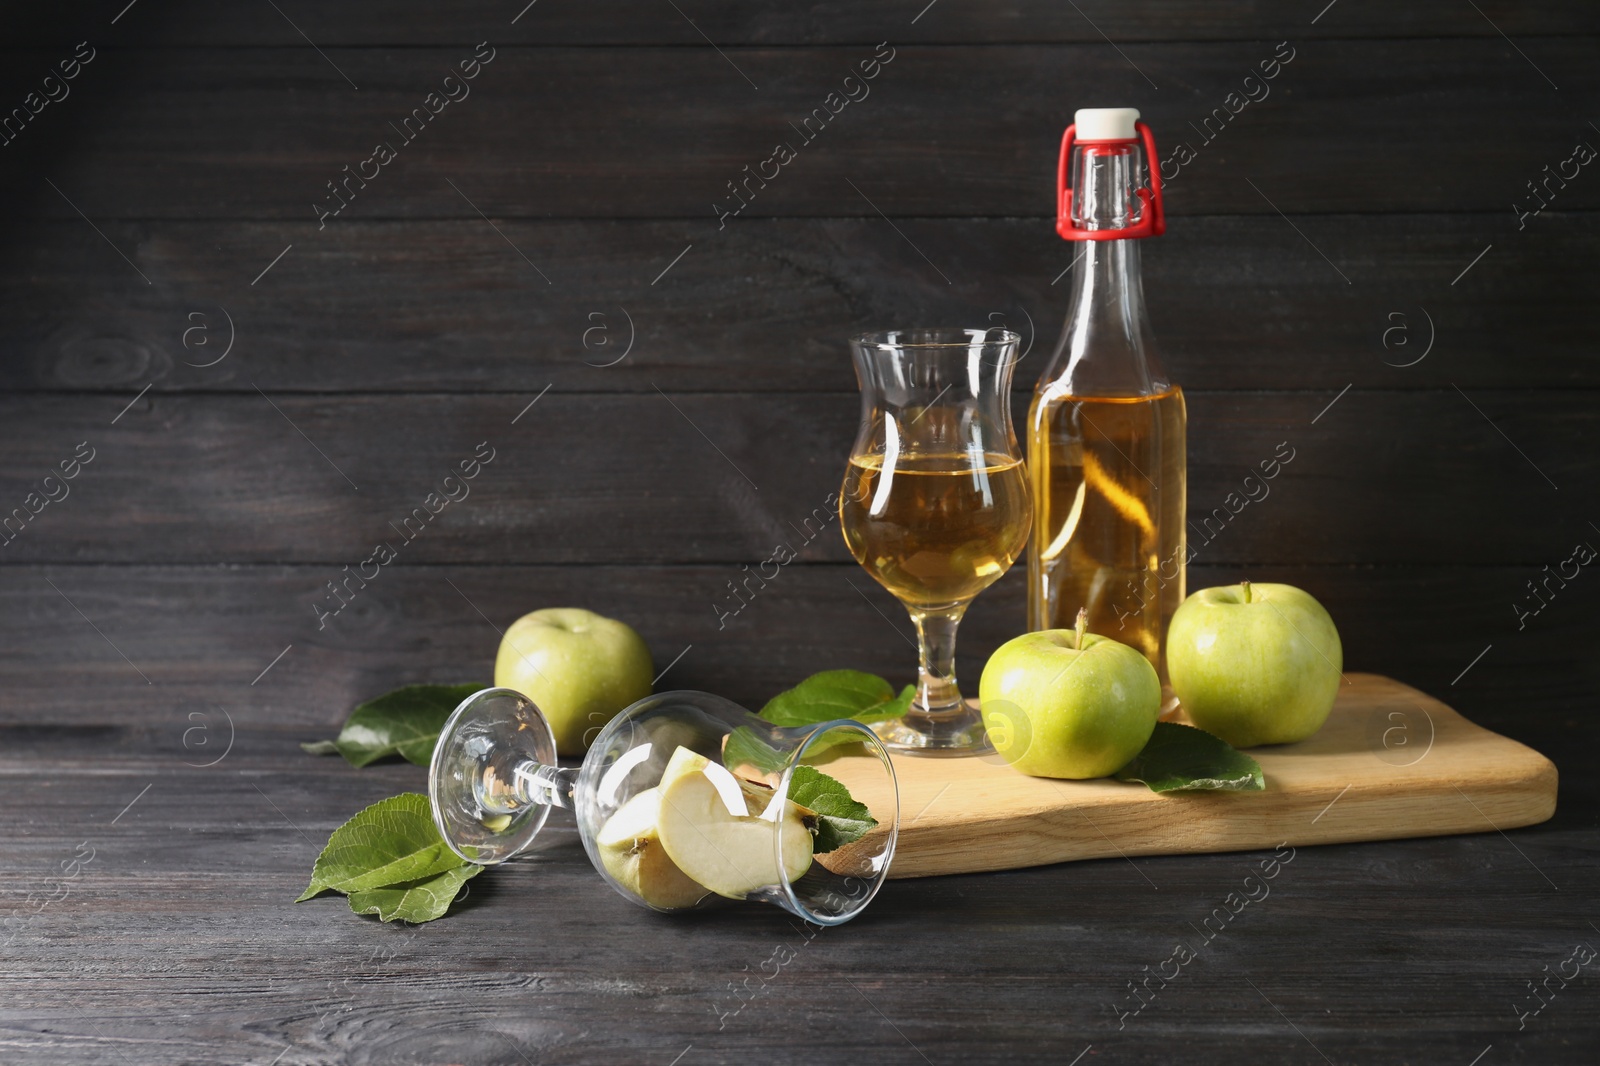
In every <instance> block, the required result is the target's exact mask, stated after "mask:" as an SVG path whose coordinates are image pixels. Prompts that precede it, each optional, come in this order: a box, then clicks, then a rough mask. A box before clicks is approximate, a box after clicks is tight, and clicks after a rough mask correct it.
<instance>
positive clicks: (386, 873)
mask: <svg viewBox="0 0 1600 1066" xmlns="http://www.w3.org/2000/svg"><path fill="white" fill-rule="evenodd" d="M463 864H464V860H463V859H462V858H461V856H459V855H457V854H456V853H455V852H453V851H451V850H450V847H449V845H447V844H446V843H445V842H444V838H443V837H441V836H440V835H439V830H438V829H437V828H436V827H435V826H434V824H433V812H432V809H431V808H430V806H429V804H428V797H427V796H424V795H422V794H421V793H420V792H402V793H401V794H400V795H398V796H391V797H389V798H388V799H386V800H380V801H379V802H377V803H374V804H373V805H372V806H370V807H368V808H366V809H365V810H363V811H361V812H360V813H358V814H357V815H356V816H355V817H353V818H351V819H350V820H349V821H348V822H346V823H344V824H343V825H341V826H340V827H339V828H338V829H335V830H334V831H333V835H332V836H331V837H329V838H328V844H327V846H326V847H325V848H323V849H322V854H321V855H318V856H317V862H316V865H315V866H313V867H312V870H311V883H310V884H309V885H307V886H306V890H305V891H304V892H302V893H300V897H299V899H296V900H295V902H296V903H299V902H301V900H307V899H310V898H311V897H312V896H316V895H319V894H320V893H322V892H326V891H328V890H329V889H332V890H333V891H335V892H344V893H346V894H354V893H358V892H364V891H368V890H371V889H377V888H386V887H389V886H393V885H403V884H409V883H416V882H421V881H427V880H429V879H431V878H434V877H437V876H438V875H440V874H442V873H444V872H446V871H448V870H453V869H455V868H456V867H458V866H461V865H463ZM458 887H459V886H458Z"/></svg>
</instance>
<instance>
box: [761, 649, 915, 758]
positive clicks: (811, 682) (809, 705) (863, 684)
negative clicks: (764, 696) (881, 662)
mask: <svg viewBox="0 0 1600 1066" xmlns="http://www.w3.org/2000/svg"><path fill="white" fill-rule="evenodd" d="M916 695H917V688H916V686H915V685H907V686H906V687H905V688H903V689H901V690H900V695H898V696H896V695H895V694H894V689H893V688H891V687H890V685H889V682H887V681H885V680H884V679H883V678H881V677H878V676H877V675H875V674H867V673H863V672H861V671H860V670H824V671H823V672H822V673H820V674H812V675H811V676H810V677H808V678H806V679H805V680H804V681H802V682H800V683H799V684H798V685H796V686H795V687H794V688H791V689H789V690H787V691H785V692H780V693H778V694H777V695H776V696H774V697H772V699H770V700H768V701H767V705H766V706H765V707H763V708H761V717H762V718H765V719H766V720H767V721H769V722H771V723H772V724H773V725H779V726H789V727H793V726H808V725H816V724H818V723H819V722H831V721H834V720H835V719H838V718H853V719H855V720H856V721H858V722H860V723H862V724H863V725H871V724H872V723H873V722H886V721H888V720H889V719H891V718H899V717H900V716H901V715H902V714H905V713H906V708H908V707H910V706H911V701H912V700H913V699H914V698H915V697H916ZM859 739H860V734H859V733H855V732H853V731H850V730H844V729H838V730H833V731H831V732H829V733H826V734H824V735H823V736H820V737H817V738H816V739H815V740H813V741H812V742H811V746H810V747H809V748H807V749H806V758H808V759H810V758H813V757H815V756H817V755H820V754H821V753H823V752H825V751H827V750H828V749H829V748H834V747H838V746H839V745H840V744H854V743H856V742H857V741H858V740H859Z"/></svg>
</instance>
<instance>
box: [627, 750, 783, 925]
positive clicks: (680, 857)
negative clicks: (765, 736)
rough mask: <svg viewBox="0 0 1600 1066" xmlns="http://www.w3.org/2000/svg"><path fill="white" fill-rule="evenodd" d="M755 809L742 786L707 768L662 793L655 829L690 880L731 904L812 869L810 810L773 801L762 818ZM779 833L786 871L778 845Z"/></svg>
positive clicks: (729, 776) (710, 764)
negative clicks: (807, 819) (753, 812)
mask: <svg viewBox="0 0 1600 1066" xmlns="http://www.w3.org/2000/svg"><path fill="white" fill-rule="evenodd" d="M674 757H676V756H674ZM669 768H670V765H669ZM663 779H664V778H663ZM749 810H750V809H749V806H748V804H747V803H746V801H745V797H744V790H743V789H742V788H741V787H740V784H739V781H738V779H737V778H735V777H734V776H733V775H732V774H731V773H729V772H728V771H727V769H725V768H724V767H722V766H720V765H719V764H717V763H713V762H709V761H707V763H706V764H705V765H704V766H702V767H700V768H699V770H698V771H693V770H691V771H686V772H683V773H680V774H679V775H677V776H676V777H674V778H673V779H672V781H671V782H670V783H669V784H666V785H665V786H663V787H662V789H661V811H660V815H659V819H658V821H657V823H656V824H657V829H658V835H659V836H660V839H661V846H662V847H663V848H664V849H666V852H667V854H668V855H669V856H670V857H671V858H672V861H673V862H674V863H676V864H677V865H678V868H679V869H680V870H682V871H683V872H684V873H685V874H687V875H688V876H689V877H690V878H692V879H693V880H695V881H696V882H698V883H700V884H702V885H704V886H705V887H706V888H709V889H710V890H711V891H713V892H715V893H717V894H718V895H719V896H727V897H728V898H729V899H744V898H745V897H746V896H748V895H750V894H751V893H752V892H755V891H757V890H758V889H761V888H765V887H766V886H768V885H776V884H779V883H780V879H781V881H782V882H784V883H786V882H789V881H793V880H795V879H796V878H798V877H799V876H800V875H801V874H803V873H805V872H806V870H808V869H809V868H810V867H811V831H810V829H808V828H807V827H806V824H805V814H804V811H803V809H802V808H801V807H798V806H796V805H795V804H793V803H789V802H786V801H780V800H779V799H778V797H776V795H774V797H773V801H772V802H771V803H769V804H768V806H767V809H766V810H765V811H763V812H762V813H761V814H760V815H756V816H752V815H751V814H750V813H749ZM780 826H781V827H782V830H783V834H782V837H783V852H784V853H783V869H782V870H781V871H780V870H779V869H778V858H777V846H776V841H775V839H774V838H775V836H776V834H777V833H778V831H779V827H780Z"/></svg>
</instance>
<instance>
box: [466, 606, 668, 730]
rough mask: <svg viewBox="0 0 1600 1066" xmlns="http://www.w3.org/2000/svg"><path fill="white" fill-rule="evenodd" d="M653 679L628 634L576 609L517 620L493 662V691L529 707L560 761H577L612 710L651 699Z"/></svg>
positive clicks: (642, 649)
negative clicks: (544, 725)
mask: <svg viewBox="0 0 1600 1066" xmlns="http://www.w3.org/2000/svg"><path fill="white" fill-rule="evenodd" d="M654 676H655V667H654V665H653V664H652V663H651V661H650V649H649V648H647V647H646V646H645V643H644V641H643V640H642V639H641V638H640V636H639V634H637V633H635V632H634V631H633V629H632V627H630V626H628V625H625V624H624V623H622V622H618V621H616V620H615V619H612V618H605V617H602V616H601V615H598V614H595V613H594V612H593V611H584V610H580V609H578V608H576V607H551V608H547V609H546V610H543V611H534V612H533V613H532V614H525V615H523V616H522V617H521V618H519V619H517V620H516V621H515V622H513V623H512V625H511V628H510V629H508V630H506V632H505V636H504V637H502V638H501V639H500V654H499V655H498V656H496V657H495V661H494V683H495V685H496V686H497V687H501V688H509V689H514V690H516V691H517V692H520V693H522V694H523V695H524V696H526V697H528V699H530V700H532V701H533V703H534V705H535V706H536V707H538V708H539V710H540V711H541V712H542V713H543V714H544V716H545V718H546V719H547V720H548V721H549V723H550V728H551V729H552V730H554V732H555V735H556V750H557V751H558V752H560V753H561V754H562V755H582V754H583V753H584V751H586V750H587V749H588V747H589V745H590V744H592V743H594V738H595V737H596V736H598V735H599V733H600V728H601V727H602V726H604V725H605V724H606V723H607V722H609V721H611V719H612V718H614V717H616V715H617V712H618V711H621V710H622V709H623V708H624V707H626V706H628V705H629V704H631V703H634V702H636V701H638V700H642V699H644V698H645V697H646V696H648V695H650V681H651V678H653V677H654Z"/></svg>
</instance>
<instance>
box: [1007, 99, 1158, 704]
mask: <svg viewBox="0 0 1600 1066" xmlns="http://www.w3.org/2000/svg"><path fill="white" fill-rule="evenodd" d="M1138 118H1139V112H1138V111H1136V110H1134V109H1133V108H1086V109H1083V110H1080V111H1078V112H1077V114H1076V115H1075V116H1074V122H1073V125H1071V126H1069V127H1067V132H1066V135H1065V136H1064V137H1063V138H1062V143H1061V162H1060V171H1059V174H1058V177H1057V220H1056V230H1057V232H1058V233H1060V235H1061V236H1062V237H1063V238H1065V239H1067V240H1070V241H1077V242H1081V245H1082V247H1081V250H1080V251H1079V252H1078V255H1077V258H1076V259H1075V261H1074V265H1073V267H1072V271H1073V273H1072V296H1071V304H1070V307H1069V310H1068V312H1067V321H1066V326H1065V328H1064V329H1063V330H1062V332H1061V340H1060V341H1059V343H1058V344H1057V345H1056V349H1055V354H1054V355H1053V357H1052V358H1051V360H1050V363H1049V365H1048V366H1046V367H1045V370H1044V373H1043V375H1042V376H1041V378H1040V380H1039V385H1038V388H1037V389H1036V390H1035V392H1034V398H1033V404H1032V407H1031V408H1030V410H1029V415H1028V468H1029V471H1030V475H1031V477H1032V479H1033V498H1034V508H1035V518H1034V526H1033V536H1032V542H1031V544H1030V545H1029V550H1028V627H1029V629H1034V630H1037V629H1070V628H1071V627H1072V624H1073V620H1074V618H1075V617H1076V615H1077V613H1078V609H1079V608H1080V607H1081V608H1085V609H1087V610H1088V612H1089V629H1090V630H1091V631H1093V632H1095V633H1099V634H1102V635H1104V636H1108V637H1111V638H1112V639H1114V640H1118V641H1121V642H1123V643H1124V644H1129V645H1131V646H1133V647H1134V648H1137V649H1138V650H1139V651H1141V652H1143V653H1144V654H1145V655H1146V656H1147V657H1148V658H1149V659H1150V661H1151V663H1152V664H1154V665H1155V668H1156V671H1157V673H1158V674H1159V675H1160V677H1161V681H1162V684H1163V686H1165V685H1166V683H1167V670H1166V661H1165V655H1164V645H1165V640H1166V633H1167V624H1168V622H1170V621H1171V619H1172V613H1173V611H1175V610H1176V609H1177V606H1178V604H1179V603H1181V602H1183V597H1184V569H1185V564H1186V563H1187V562H1188V558H1187V555H1186V544H1185V538H1184V522H1185V515H1184V497H1185V481H1186V474H1185V467H1186V458H1185V450H1184V435H1185V423H1186V415H1185V411H1184V401H1183V391H1182V390H1181V389H1180V388H1178V386H1176V385H1174V384H1173V383H1172V382H1171V380H1170V379H1169V378H1168V377H1167V373H1166V370H1165V369H1164V368H1163V367H1162V365H1161V360H1160V357H1159V356H1158V355H1157V353H1156V346H1155V338H1154V336H1153V334H1152V332H1151V329H1150V321H1149V318H1148V316H1147V315H1146V313H1145V306H1144V285H1143V282H1142V280H1141V277H1140V270H1139V241H1140V239H1142V238H1145V237H1154V236H1159V235H1160V234H1161V233H1163V232H1164V231H1165V229H1166V225H1165V222H1166V220H1165V212H1164V209H1163V206H1162V200H1161V182H1160V175H1159V173H1158V172H1157V171H1156V170H1155V168H1154V166H1153V164H1154V162H1155V160H1156V159H1157V156H1156V152H1155V139H1154V137H1153V136H1152V135H1151V133H1150V128H1149V127H1148V126H1146V125H1145V124H1144V123H1142V122H1139V121H1138ZM1169 691H1170V690H1169ZM1167 702H1168V703H1170V702H1171V700H1170V696H1169V697H1168V700H1167Z"/></svg>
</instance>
